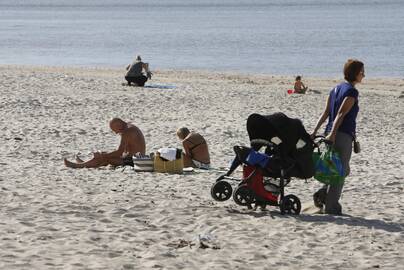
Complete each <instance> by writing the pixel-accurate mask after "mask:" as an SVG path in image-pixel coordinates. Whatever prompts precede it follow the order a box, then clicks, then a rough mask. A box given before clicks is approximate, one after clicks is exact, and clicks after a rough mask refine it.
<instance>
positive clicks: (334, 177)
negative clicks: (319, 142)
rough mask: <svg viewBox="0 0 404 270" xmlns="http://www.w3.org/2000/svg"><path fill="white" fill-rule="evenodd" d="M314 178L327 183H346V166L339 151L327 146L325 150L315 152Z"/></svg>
mask: <svg viewBox="0 0 404 270" xmlns="http://www.w3.org/2000/svg"><path fill="white" fill-rule="evenodd" d="M313 163H314V168H315V172H314V179H316V180H318V181H320V182H321V183H324V184H327V185H340V184H343V183H344V180H345V176H344V168H343V166H342V162H341V158H340V156H339V154H338V152H337V151H336V150H335V149H334V148H333V147H332V146H327V148H326V151H324V152H322V153H321V152H320V151H317V152H313Z"/></svg>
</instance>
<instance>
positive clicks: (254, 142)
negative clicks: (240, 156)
mask: <svg viewBox="0 0 404 270" xmlns="http://www.w3.org/2000/svg"><path fill="white" fill-rule="evenodd" d="M250 143H251V145H254V144H261V145H266V146H272V145H273V143H271V142H270V141H268V140H265V139H253V140H251V141H250Z"/></svg>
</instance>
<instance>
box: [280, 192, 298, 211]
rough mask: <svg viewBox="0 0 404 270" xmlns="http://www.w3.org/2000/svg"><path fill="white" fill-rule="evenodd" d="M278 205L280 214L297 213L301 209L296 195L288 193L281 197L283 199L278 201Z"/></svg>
mask: <svg viewBox="0 0 404 270" xmlns="http://www.w3.org/2000/svg"><path fill="white" fill-rule="evenodd" d="M279 207H280V209H281V214H282V215H284V214H285V213H286V214H292V215H298V214H300V210H301V209H302V204H301V203H300V200H299V198H298V197H297V196H295V195H291V194H290V195H286V196H285V197H283V200H282V201H281V202H280V203H279Z"/></svg>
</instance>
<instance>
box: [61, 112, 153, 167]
mask: <svg viewBox="0 0 404 270" xmlns="http://www.w3.org/2000/svg"><path fill="white" fill-rule="evenodd" d="M109 126H110V128H111V129H112V131H113V132H115V133H116V134H120V135H121V143H120V145H119V147H118V149H117V150H115V151H113V152H110V153H106V152H101V153H100V152H96V153H93V155H94V157H93V159H91V160H89V161H86V162H84V161H83V160H81V159H80V158H79V157H76V161H77V163H74V162H71V161H68V160H67V159H64V162H65V165H66V166H67V167H70V168H98V167H101V166H106V165H113V166H119V165H123V155H126V156H127V155H130V156H133V155H134V154H136V153H138V152H139V153H141V154H143V155H144V154H145V152H146V143H145V140H144V137H143V134H142V132H141V131H140V129H139V128H137V127H136V126H134V125H132V124H129V123H126V122H125V121H123V120H121V119H119V118H114V119H112V120H111V121H110V122H109Z"/></svg>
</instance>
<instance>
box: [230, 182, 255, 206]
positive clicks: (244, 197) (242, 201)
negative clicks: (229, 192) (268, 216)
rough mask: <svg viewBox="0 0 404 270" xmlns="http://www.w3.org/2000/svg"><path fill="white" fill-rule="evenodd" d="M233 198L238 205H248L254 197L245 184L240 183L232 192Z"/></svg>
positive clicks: (253, 200) (252, 201)
mask: <svg viewBox="0 0 404 270" xmlns="http://www.w3.org/2000/svg"><path fill="white" fill-rule="evenodd" d="M233 200H234V202H235V203H236V204H238V205H241V206H249V205H251V204H252V203H254V202H255V197H254V194H253V193H252V191H251V189H249V188H248V187H247V185H240V186H238V187H237V189H236V190H235V191H234V193H233Z"/></svg>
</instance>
